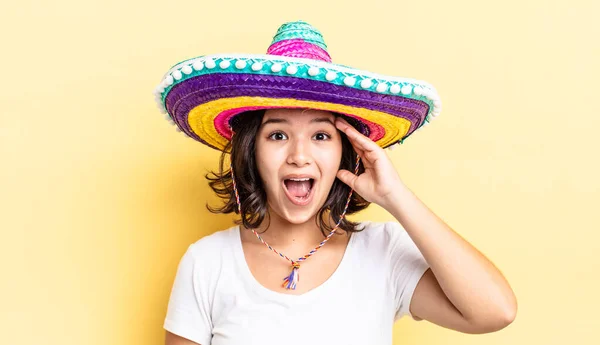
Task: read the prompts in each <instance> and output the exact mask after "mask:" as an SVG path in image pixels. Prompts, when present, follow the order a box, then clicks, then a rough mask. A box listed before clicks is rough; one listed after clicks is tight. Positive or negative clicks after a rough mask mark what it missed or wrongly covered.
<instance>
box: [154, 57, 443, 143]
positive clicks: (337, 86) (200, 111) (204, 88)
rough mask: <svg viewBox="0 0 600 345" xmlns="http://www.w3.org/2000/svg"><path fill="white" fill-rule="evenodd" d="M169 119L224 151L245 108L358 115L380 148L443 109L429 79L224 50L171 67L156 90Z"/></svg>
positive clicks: (187, 133)
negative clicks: (225, 51)
mask: <svg viewBox="0 0 600 345" xmlns="http://www.w3.org/2000/svg"><path fill="white" fill-rule="evenodd" d="M154 92H155V97H156V101H157V103H158V106H159V108H160V110H161V111H162V112H163V113H166V114H168V115H167V116H166V118H167V120H169V121H170V122H171V124H173V125H175V126H177V129H178V130H180V131H182V132H183V133H185V134H186V135H187V136H189V137H191V138H193V139H195V140H197V141H199V142H202V143H204V144H206V145H208V146H210V147H212V148H214V149H217V150H221V151H222V150H223V149H224V148H225V145H226V144H227V142H228V141H229V140H230V139H231V128H230V123H231V120H232V119H233V117H234V116H235V115H237V114H240V113H242V112H244V111H249V110H258V109H272V108H310V109H319V110H326V111H331V112H336V113H340V114H344V115H347V116H350V117H352V118H354V119H356V120H358V123H359V124H360V125H359V127H360V128H359V130H360V131H361V132H362V133H363V134H364V135H366V136H368V137H369V138H370V139H371V140H373V141H374V142H375V143H377V144H378V145H379V146H380V147H382V148H388V147H391V146H392V145H394V144H401V143H402V142H404V140H405V139H406V138H408V137H409V136H410V135H412V134H413V133H414V132H415V131H416V130H418V129H420V128H422V127H423V126H425V125H426V124H427V123H429V122H430V121H431V120H432V119H433V118H435V117H436V116H438V115H439V114H440V112H441V102H440V98H439V95H438V93H437V91H436V90H435V88H434V87H433V86H431V85H430V84H428V83H426V82H424V81H420V80H416V79H410V78H399V77H392V76H383V75H378V74H375V73H371V72H367V71H363V70H359V69H354V68H351V67H347V66H343V65H339V64H334V63H330V62H324V61H317V60H313V59H306V58H296V57H288V56H274V55H266V54H265V55H256V54H253V55H249V54H243V55H240V54H222V55H207V56H200V57H196V58H193V59H189V60H185V61H182V62H180V63H178V64H177V65H175V66H173V67H172V68H171V69H170V70H169V71H168V72H167V73H166V74H165V76H164V77H163V79H162V81H161V82H160V84H159V85H158V86H157V87H156V89H155V90H154Z"/></svg>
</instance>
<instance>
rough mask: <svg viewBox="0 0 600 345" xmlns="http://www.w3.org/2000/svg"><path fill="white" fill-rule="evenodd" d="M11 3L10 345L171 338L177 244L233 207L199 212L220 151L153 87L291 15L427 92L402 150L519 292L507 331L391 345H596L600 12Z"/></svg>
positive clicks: (548, 7)
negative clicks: (435, 105)
mask: <svg viewBox="0 0 600 345" xmlns="http://www.w3.org/2000/svg"><path fill="white" fill-rule="evenodd" d="M0 6H1V7H0V13H1V14H0V29H1V31H2V34H1V49H2V54H1V55H0V59H1V64H0V68H1V70H2V74H1V75H2V82H1V84H0V85H1V86H0V106H1V107H2V110H1V111H0V121H1V122H0V158H1V160H0V162H1V164H2V168H1V169H0V181H1V182H0V183H1V185H0V187H1V190H0V195H1V199H0V200H1V204H0V212H1V217H0V227H1V230H2V234H1V235H2V241H1V243H2V245H1V250H0V262H1V265H2V266H1V279H2V282H1V284H0V325H1V326H0V327H1V328H2V332H0V333H1V334H2V341H1V342H2V343H3V344H11V345H14V344H47V345H54V344H88V345H95V344H98V345H106V344H111V345H118V344H163V337H164V330H163V329H162V322H163V319H164V316H165V312H166V306H167V302H168V297H169V293H170V289H171V286H172V283H173V278H174V274H175V270H176V267H177V263H178V262H179V259H180V258H181V255H182V254H183V252H184V251H185V249H186V248H187V246H188V245H189V244H190V243H192V242H194V241H196V240H197V239H199V238H200V237H202V236H204V235H206V234H209V233H211V232H214V231H216V230H220V229H224V228H226V227H229V226H230V224H231V219H232V218H231V217H230V216H214V215H212V214H210V213H209V212H208V211H207V210H206V208H205V203H206V202H207V201H208V202H210V203H212V204H213V205H214V204H215V202H216V201H217V200H216V199H215V198H214V197H213V196H212V195H211V192H210V189H209V187H208V185H207V183H206V182H205V180H204V177H203V175H204V173H205V172H206V171H207V170H208V169H215V168H216V167H217V159H218V154H217V153H216V151H213V150H211V149H208V148H206V147H204V146H202V145H200V144H199V143H197V142H195V141H193V140H192V139H189V138H186V137H185V136H183V135H182V134H181V133H177V132H176V131H175V130H174V128H173V127H171V126H170V125H168V124H167V122H166V121H165V120H164V118H163V115H162V114H160V113H159V112H158V110H157V108H156V106H155V103H154V100H153V95H152V90H153V89H154V87H155V86H156V85H157V84H158V83H159V82H160V80H161V77H162V76H163V74H164V73H165V72H166V71H167V69H168V68H169V67H171V65H172V64H175V63H176V62H179V61H181V60H184V59H186V58H190V57H194V56H197V55H204V54H211V53H220V52H242V53H243V52H247V53H263V52H265V51H266V48H267V46H268V45H269V43H270V41H271V38H272V37H273V35H274V33H275V30H276V29H277V27H278V26H279V25H280V24H282V23H283V22H286V21H293V20H298V19H303V20H306V21H308V22H310V23H312V24H313V25H315V26H316V27H317V28H319V29H320V30H321V31H322V32H323V34H324V36H325V40H326V42H327V44H328V45H329V49H330V53H331V55H332V57H333V59H334V61H335V62H338V63H341V64H345V65H350V66H354V67H357V68H361V69H368V70H371V71H373V72H376V73H383V74H391V75H398V76H405V77H413V78H418V79H423V80H426V81H428V82H430V83H432V84H433V85H435V86H436V88H437V89H438V91H439V93H440V95H441V98H442V102H443V111H442V114H441V116H440V117H439V118H437V119H436V120H435V121H433V122H432V123H431V124H430V125H429V126H428V127H427V128H426V129H425V130H423V131H420V132H418V133H417V134H415V135H414V136H412V137H411V138H409V139H407V141H406V142H405V144H404V145H403V146H402V147H400V148H398V149H396V150H394V151H391V152H390V157H391V158H392V159H393V161H394V164H396V165H397V167H398V170H399V172H400V175H401V177H402V178H403V180H404V181H405V182H406V183H407V184H408V185H409V187H410V188H411V189H412V190H413V191H414V192H415V193H416V194H417V196H418V197H419V198H421V200H423V202H425V203H426V204H427V205H428V206H429V207H430V208H431V209H432V210H433V211H434V212H436V214H438V215H439V216H440V217H442V218H443V219H444V220H445V221H446V222H447V223H448V224H449V225H450V226H451V227H453V228H454V229H455V230H456V231H458V232H459V233H460V234H461V235H463V236H464V237H465V238H466V239H467V240H469V241H470V242H471V243H472V244H473V245H475V246H476V247H477V248H478V249H480V250H481V251H482V252H483V253H484V254H486V255H487V256H488V257H489V258H490V259H491V260H492V261H493V262H494V263H495V264H496V265H497V266H498V267H499V268H500V269H501V271H502V272H503V273H504V274H505V275H506V277H507V278H508V279H509V281H510V283H511V285H512V287H513V288H514V290H515V292H516V294H517V297H518V302H519V311H518V315H517V318H516V320H515V322H514V323H513V324H511V325H510V326H509V327H507V328H506V329H504V330H502V331H500V332H497V333H493V334H486V335H466V334H461V333H458V332H455V331H451V330H447V329H443V328H441V327H438V326H435V325H433V324H431V323H429V322H427V321H423V322H419V323H417V322H414V321H411V320H409V319H408V318H404V319H402V320H401V321H400V322H398V323H397V324H396V326H395V329H394V335H395V343H396V344H446V345H450V344H461V345H463V344H486V345H493V344H544V345H550V344H561V345H563V344H599V343H600V340H599V338H600V337H599V336H598V334H597V333H595V332H594V331H593V329H594V328H596V329H597V328H598V327H599V326H600V316H599V315H600V314H599V313H598V308H599V307H600V303H599V299H600V298H599V297H598V291H600V279H599V278H598V274H599V273H600V259H599V257H598V253H599V252H600V245H599V244H598V243H599V242H600V235H599V231H600V220H599V216H598V214H599V212H600V211H599V206H600V201H599V199H600V198H599V196H600V192H599V189H600V188H599V187H600V182H599V180H598V176H600V163H599V156H600V154H599V153H598V149H599V148H600V145H599V144H598V142H597V138H598V127H599V125H600V111H599V110H600V102H599V97H598V92H599V89H600V88H599V87H598V83H599V80H600V78H599V77H600V75H599V66H600V63H599V61H600V44H599V42H600V39H599V37H600V25H599V24H598V13H599V12H600V3H599V2H597V1H516V0H513V1H498V2H493V3H492V2H488V1H389V2H383V1H374V0H369V1H366V2H365V1H356V2H354V3H352V2H340V3H339V4H335V3H334V2H333V1H323V0H318V1H313V0H309V1H294V2H286V1H268V2H260V1H238V0H235V1H228V2H225V1H179V2H177V1H169V2H168V1H161V2H155V1H154V2H152V1H137V0H132V1H116V0H110V1H65V0H59V1H53V2H50V1H47V2H39V1H35V2H34V1H14V2H5V3H3V4H2V5H0ZM354 219H371V220H377V221H379V220H391V216H390V215H389V214H387V213H385V211H383V210H382V209H381V208H379V207H377V206H372V207H370V208H369V209H368V210H366V211H365V212H363V213H361V214H359V215H357V216H356V217H354Z"/></svg>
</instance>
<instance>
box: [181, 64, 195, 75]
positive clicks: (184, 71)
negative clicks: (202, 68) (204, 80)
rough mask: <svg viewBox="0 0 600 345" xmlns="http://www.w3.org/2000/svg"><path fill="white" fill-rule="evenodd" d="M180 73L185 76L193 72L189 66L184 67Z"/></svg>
mask: <svg viewBox="0 0 600 345" xmlns="http://www.w3.org/2000/svg"><path fill="white" fill-rule="evenodd" d="M181 72H183V73H185V74H191V73H192V72H193V70H192V67H191V66H190V65H186V66H184V67H183V68H182V69H181Z"/></svg>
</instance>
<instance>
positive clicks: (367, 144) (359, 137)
mask: <svg viewBox="0 0 600 345" xmlns="http://www.w3.org/2000/svg"><path fill="white" fill-rule="evenodd" d="M335 126H336V127H337V128H338V129H339V130H340V131H342V132H344V133H345V134H346V136H347V137H348V139H349V140H350V142H351V143H352V146H354V149H355V151H357V152H356V153H358V154H359V155H360V156H361V157H364V154H365V152H370V151H374V150H377V149H378V148H379V146H378V145H377V144H376V143H375V142H374V141H373V140H371V139H369V138H368V137H366V136H364V135H363V134H362V133H360V132H359V131H357V130H356V129H355V128H354V127H352V125H350V124H349V123H348V122H347V121H346V120H344V119H342V118H341V117H338V118H337V119H336V121H335ZM359 151H363V152H359Z"/></svg>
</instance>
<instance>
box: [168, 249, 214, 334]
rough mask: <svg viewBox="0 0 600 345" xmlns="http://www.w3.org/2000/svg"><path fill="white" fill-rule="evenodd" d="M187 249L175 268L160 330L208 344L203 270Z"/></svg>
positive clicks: (206, 286) (206, 296) (207, 307)
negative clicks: (165, 313)
mask: <svg viewBox="0 0 600 345" xmlns="http://www.w3.org/2000/svg"><path fill="white" fill-rule="evenodd" d="M193 246H194V244H192V245H190V247H188V249H187V251H186V252H185V254H184V255H183V257H182V258H181V260H180V262H179V266H178V268H177V274H176V276H175V281H174V283H173V287H172V289H171V296H170V299H169V305H168V308H167V315H166V317H165V321H164V325H163V328H164V329H166V330H167V331H169V332H171V333H174V334H176V335H179V336H181V337H184V338H186V339H189V340H191V341H194V342H196V343H198V344H201V345H209V344H210V340H211V338H212V321H211V317H210V312H209V311H210V302H209V301H210V296H209V290H210V289H209V288H208V284H207V282H208V279H206V278H207V277H206V271H207V268H206V267H204V265H200V263H201V262H199V261H198V260H197V259H196V257H195V255H194V251H193V249H194V247H193Z"/></svg>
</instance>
